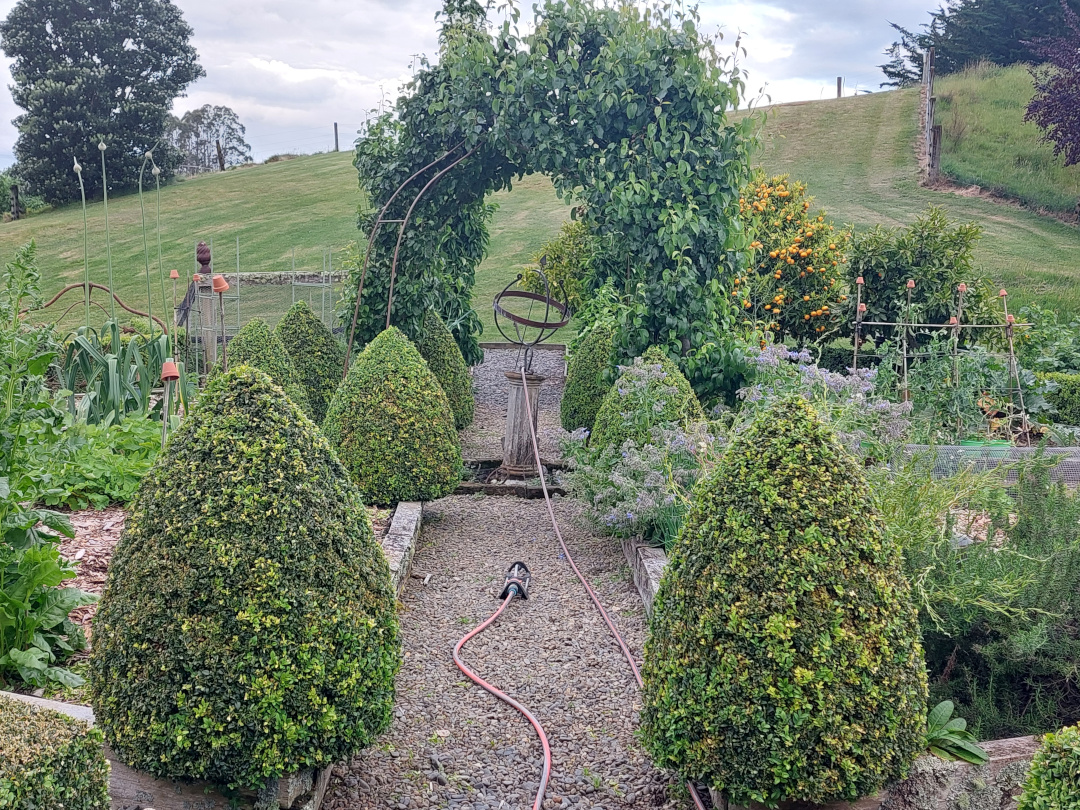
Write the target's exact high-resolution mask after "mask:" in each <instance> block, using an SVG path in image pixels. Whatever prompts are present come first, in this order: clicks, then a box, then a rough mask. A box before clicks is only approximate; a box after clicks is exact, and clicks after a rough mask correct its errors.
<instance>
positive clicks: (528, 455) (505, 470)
mask: <svg viewBox="0 0 1080 810" xmlns="http://www.w3.org/2000/svg"><path fill="white" fill-rule="evenodd" d="M504 373H505V374H506V379H507V381H508V382H509V384H510V396H509V397H508V400H507V404H506V435H505V436H504V437H503V463H502V466H501V467H499V472H500V473H502V474H503V475H506V476H509V477H512V478H535V477H536V476H537V475H539V474H540V471H539V470H538V469H537V467H536V455H535V453H534V451H533V442H532V432H531V431H530V430H529V408H531V409H532V430H533V431H536V430H537V429H538V422H537V419H538V417H539V415H540V385H541V383H543V382H544V379H545V378H544V377H542V376H540V375H539V374H533V373H531V372H526V373H525V382H524V383H523V382H522V379H521V372H520V371H507V372H504ZM526 397H528V400H526Z"/></svg>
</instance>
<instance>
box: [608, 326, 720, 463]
mask: <svg viewBox="0 0 1080 810" xmlns="http://www.w3.org/2000/svg"><path fill="white" fill-rule="evenodd" d="M654 406H655V407H654ZM704 418H705V412H704V411H703V410H702V408H701V403H700V402H698V398H697V396H696V395H695V394H694V389H693V388H691V387H690V381H689V380H687V379H686V377H684V376H683V373H682V372H681V371H680V370H679V367H678V366H677V365H675V363H674V362H672V360H671V358H669V357H668V356H667V355H666V354H665V353H664V351H663V349H661V348H660V347H658V346H653V347H652V348H650V349H649V350H648V351H646V352H645V354H644V355H642V357H641V358H640V362H639V361H635V362H634V364H633V365H632V366H628V367H623V368H622V371H621V373H620V374H619V378H618V380H616V381H615V385H613V386H612V387H611V390H610V391H608V392H607V394H606V395H605V396H604V399H603V402H601V403H600V410H599V411H598V412H597V414H596V421H595V422H594V423H593V429H592V435H591V436H590V437H589V445H590V446H592V447H598V448H603V447H621V446H622V445H623V443H624V442H626V441H627V440H628V439H629V440H633V441H634V442H636V443H638V444H643V443H644V442H645V441H647V440H648V439H649V432H650V428H652V427H653V426H655V425H659V424H662V423H665V422H675V423H683V422H699V421H702V420H703V419H704Z"/></svg>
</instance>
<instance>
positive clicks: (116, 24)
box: [0, 0, 205, 202]
mask: <svg viewBox="0 0 1080 810" xmlns="http://www.w3.org/2000/svg"><path fill="white" fill-rule="evenodd" d="M191 34H192V31H191V27H190V26H188V24H187V23H186V22H185V21H184V18H183V15H182V14H181V13H180V9H178V8H177V7H176V6H175V5H173V4H172V3H171V2H169V0H107V2H98V0H19V2H18V3H16V5H15V7H14V8H13V9H12V10H11V13H10V14H9V15H8V17H7V19H5V20H4V21H3V23H0V48H3V51H4V53H5V54H6V55H7V56H8V57H10V58H11V59H13V60H14V64H12V66H11V73H12V77H13V78H14V80H15V81H14V84H13V85H12V88H11V90H12V96H13V98H14V100H15V103H16V104H17V105H18V106H19V107H21V108H22V109H23V110H24V111H25V112H24V113H23V114H22V115H20V116H19V117H18V118H16V119H15V120H14V122H13V123H14V124H15V126H16V127H18V129H19V138H18V141H17V142H16V144H15V156H16V159H17V161H18V172H19V175H20V176H21V177H22V178H24V179H25V180H26V181H27V182H28V183H29V184H30V185H31V186H32V190H33V192H34V193H36V194H41V195H42V196H44V197H45V198H46V199H47V200H49V201H50V202H66V201H69V200H73V199H75V198H77V197H78V196H79V186H78V183H77V182H75V178H74V175H73V174H72V171H71V167H72V162H73V160H74V159H78V161H79V163H81V164H82V166H83V179H84V181H85V183H86V185H87V193H88V194H91V195H96V194H100V193H101V161H100V157H99V155H98V150H97V144H98V143H99V142H104V143H105V145H106V146H107V147H108V148H107V150H106V152H105V160H106V166H107V168H108V174H109V187H110V190H111V189H113V188H130V187H132V186H134V185H135V184H136V183H137V182H138V177H139V169H140V167H141V165H142V160H143V155H144V153H145V152H146V151H148V150H150V149H153V151H154V159H155V161H156V162H157V164H158V166H159V167H160V168H161V170H162V176H163V177H165V178H167V177H169V176H171V175H172V173H173V172H174V171H175V168H176V166H177V165H178V163H179V161H180V155H179V152H178V151H177V150H176V149H175V148H174V147H172V146H170V145H169V144H168V143H167V142H166V141H165V140H164V139H165V135H166V123H167V121H168V117H169V115H168V114H169V108H170V107H171V106H172V103H173V100H174V99H176V98H177V97H178V96H180V95H182V94H183V92H184V90H185V89H186V88H187V87H188V85H190V84H191V83H192V82H193V81H195V80H196V79H198V78H199V77H200V76H204V75H205V72H204V71H203V69H202V67H200V65H199V63H198V54H197V53H196V52H195V48H194V47H192V45H191V44H190V42H189V40H190V39H191Z"/></svg>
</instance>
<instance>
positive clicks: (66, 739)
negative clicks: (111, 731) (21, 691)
mask: <svg viewBox="0 0 1080 810" xmlns="http://www.w3.org/2000/svg"><path fill="white" fill-rule="evenodd" d="M102 743H103V738H102V736H101V732H100V731H99V730H98V729H96V728H90V727H88V726H87V725H86V723H84V722H82V721H80V720H75V719H73V718H71V717H67V716H65V715H62V714H60V713H59V712H54V711H49V710H48V709H41V708H38V707H37V706H31V705H29V704H27V703H23V702H22V701H19V700H15V699H13V698H8V697H4V696H3V695H0V807H5V808H18V809H19V810H21V808H49V809H50V810H51V808H64V810H108V808H109V763H108V762H107V761H106V759H105V751H104V748H103V747H102Z"/></svg>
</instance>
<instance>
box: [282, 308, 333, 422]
mask: <svg viewBox="0 0 1080 810" xmlns="http://www.w3.org/2000/svg"><path fill="white" fill-rule="evenodd" d="M274 334H275V335H277V337H278V339H279V340H280V341H281V345H282V346H284V347H285V351H286V352H287V353H288V355H289V359H290V360H292V364H293V368H294V369H295V370H296V378H295V379H296V380H297V382H299V384H300V385H301V386H303V388H304V393H305V394H306V395H307V400H308V402H309V403H310V404H311V418H312V419H314V420H315V422H317V423H322V420H323V419H324V418H325V417H326V409H327V408H329V407H330V400H331V399H333V398H334V392H335V391H336V390H337V387H338V386H339V385H340V384H341V376H342V372H343V371H344V369H345V346H344V345H343V344H342V343H341V341H340V340H338V339H337V338H336V337H334V333H333V332H331V331H330V330H329V329H328V328H327V327H326V324H324V323H323V322H322V321H321V320H319V319H318V318H316V317H315V313H314V312H312V311H311V307H310V306H308V303H307V301H297V302H296V303H295V304H293V305H292V307H291V308H290V309H289V311H288V312H286V313H285V317H283V318H282V319H281V320H280V321H278V325H277V326H276V327H274Z"/></svg>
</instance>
